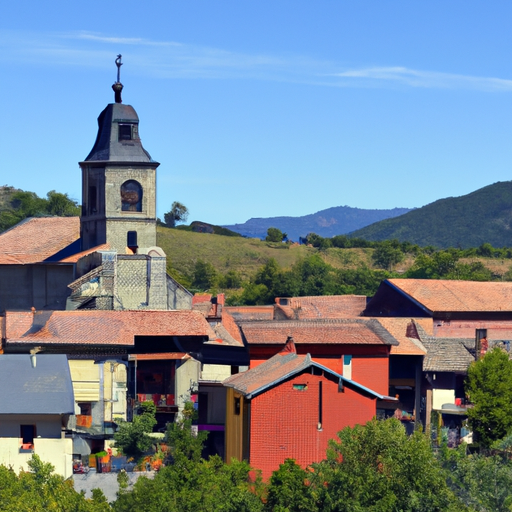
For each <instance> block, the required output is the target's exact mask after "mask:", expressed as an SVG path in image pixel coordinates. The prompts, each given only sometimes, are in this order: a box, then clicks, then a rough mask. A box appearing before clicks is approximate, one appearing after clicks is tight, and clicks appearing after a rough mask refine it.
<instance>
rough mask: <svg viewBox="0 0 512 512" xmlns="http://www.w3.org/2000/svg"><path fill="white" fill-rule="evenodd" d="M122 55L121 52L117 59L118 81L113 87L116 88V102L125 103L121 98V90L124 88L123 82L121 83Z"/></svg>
mask: <svg viewBox="0 0 512 512" xmlns="http://www.w3.org/2000/svg"><path fill="white" fill-rule="evenodd" d="M121 57H122V55H121V54H119V55H118V56H117V59H116V61H115V62H116V66H117V82H116V83H115V84H114V85H113V86H112V89H114V99H115V102H116V103H123V100H122V99H121V91H122V90H123V84H122V83H121V66H122V65H123V63H122V62H121Z"/></svg>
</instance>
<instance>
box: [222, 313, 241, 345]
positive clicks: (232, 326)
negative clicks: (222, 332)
mask: <svg viewBox="0 0 512 512" xmlns="http://www.w3.org/2000/svg"><path fill="white" fill-rule="evenodd" d="M221 323H222V326H223V327H224V329H226V331H227V332H228V333H229V335H230V336H231V337H232V338H233V339H234V340H236V341H237V342H238V343H239V344H243V342H242V335H241V334H240V329H239V328H238V325H237V324H236V322H235V319H234V318H233V317H232V316H231V315H230V314H229V313H228V312H226V310H224V311H223V312H222V322H221Z"/></svg>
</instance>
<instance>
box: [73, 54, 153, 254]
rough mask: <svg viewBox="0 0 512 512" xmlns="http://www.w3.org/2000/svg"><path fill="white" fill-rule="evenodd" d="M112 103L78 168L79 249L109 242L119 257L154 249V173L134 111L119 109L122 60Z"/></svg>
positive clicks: (130, 108) (119, 60)
mask: <svg viewBox="0 0 512 512" xmlns="http://www.w3.org/2000/svg"><path fill="white" fill-rule="evenodd" d="M116 65H117V81H116V83H115V84H114V85H113V86H112V89H113V90H114V93H115V102H114V103H111V104H109V105H107V107H106V108H105V110H103V112H102V113H101V114H100V115H99V117H98V135H97V137H96V142H95V143H94V146H93V148H92V150H91V152H90V153H89V155H88V156H87V158H86V159H85V160H84V161H83V162H80V167H81V169H82V215H81V219H80V235H81V240H82V250H87V249H90V248H92V247H95V246H97V245H100V244H105V243H108V244H109V245H110V247H111V249H112V250H115V251H117V253H118V254H127V253H128V254H132V253H137V252H138V251H139V250H140V249H142V248H149V247H153V246H156V168H157V167H158V166H159V165H160V164H159V163H158V162H155V161H154V160H153V159H152V158H151V156H150V155H149V153H148V152H147V151H146V150H145V149H144V148H143V147H142V143H141V140H140V137H139V118H138V116H137V113H136V112H135V110H134V108H133V107H132V106H130V105H123V103H122V100H121V91H122V89H123V85H122V84H121V82H120V69H121V66H122V63H121V55H118V57H117V59H116Z"/></svg>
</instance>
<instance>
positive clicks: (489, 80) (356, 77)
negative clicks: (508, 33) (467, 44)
mask: <svg viewBox="0 0 512 512" xmlns="http://www.w3.org/2000/svg"><path fill="white" fill-rule="evenodd" d="M333 76H335V77H337V78H340V79H341V83H342V84H344V85H347V83H350V82H351V81H352V82H359V83H361V84H364V83H367V84H373V85H378V84H379V83H383V82H393V83H397V84H402V85H407V86H410V87H423V88H435V89H478V90H482V91H512V80H505V79H503V78H494V77H479V76H471V75H457V74H453V73H440V72H437V71H421V70H417V69H410V68H405V67H399V66H395V67H371V68H361V69H350V70H346V71H342V72H340V73H335V74H334V75H333Z"/></svg>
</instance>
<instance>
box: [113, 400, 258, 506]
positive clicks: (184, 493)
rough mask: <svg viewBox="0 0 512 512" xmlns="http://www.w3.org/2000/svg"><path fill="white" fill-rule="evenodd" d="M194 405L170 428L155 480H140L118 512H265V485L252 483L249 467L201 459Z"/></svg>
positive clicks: (123, 496)
mask: <svg viewBox="0 0 512 512" xmlns="http://www.w3.org/2000/svg"><path fill="white" fill-rule="evenodd" d="M194 413H195V411H194V407H193V404H192V403H190V402H189V403H187V404H186V405H185V408H184V410H183V413H182V416H181V417H180V419H179V420H178V421H177V422H176V423H172V424H170V425H169V427H168V430H167V435H166V439H167V442H168V445H169V452H170V455H169V457H168V459H166V465H165V467H164V468H163V469H161V470H160V471H159V472H158V473H157V474H156V475H155V477H154V479H153V480H149V479H147V478H144V477H143V478H139V480H138V481H137V483H136V484H135V485H134V488H133V491H132V492H127V493H123V494H121V495H119V497H118V499H117V501H116V503H115V504H114V509H115V510H116V511H118V512H125V511H126V512H131V511H132V510H140V511H142V512H145V511H147V512H161V511H169V512H171V511H172V512H203V511H204V512H216V511H221V512H260V511H261V510H262V509H263V504H262V501H261V494H262V489H261V481H260V480H259V479H256V480H254V481H253V480H252V479H251V478H250V472H251V467H250V466H249V465H248V464H247V463H246V462H238V461H235V460H234V461H232V463H231V464H225V463H224V462H223V461H222V459H221V458H220V457H218V456H214V457H211V458H210V459H209V460H204V459H203V458H201V451H202V448H203V442H204V439H205V433H204V432H200V433H199V434H198V435H197V436H195V435H194V434H193V433H192V430H191V427H192V418H193V417H194Z"/></svg>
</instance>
